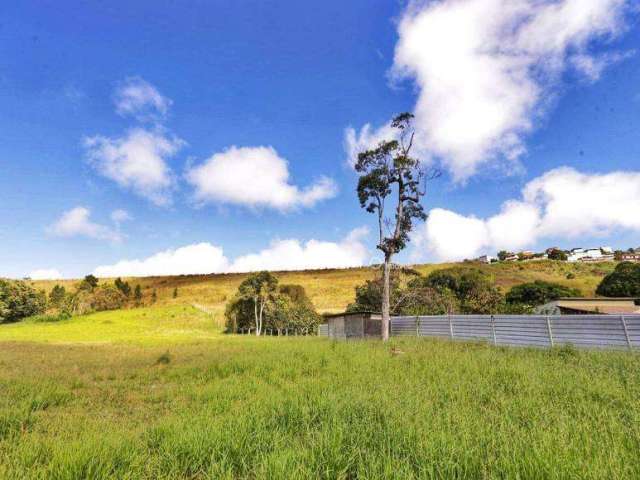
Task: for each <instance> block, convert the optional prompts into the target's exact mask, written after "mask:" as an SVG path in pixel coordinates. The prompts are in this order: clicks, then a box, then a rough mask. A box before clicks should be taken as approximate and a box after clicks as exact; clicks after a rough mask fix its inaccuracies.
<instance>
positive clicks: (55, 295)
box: [49, 285, 67, 307]
mask: <svg viewBox="0 0 640 480" xmlns="http://www.w3.org/2000/svg"><path fill="white" fill-rule="evenodd" d="M66 293H67V291H66V290H65V288H64V287H63V286H62V285H55V286H54V287H53V288H52V289H51V293H49V304H50V305H51V306H54V307H58V306H60V305H62V303H63V302H64V299H65V296H66Z"/></svg>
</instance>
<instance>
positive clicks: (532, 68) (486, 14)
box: [345, 0, 629, 181]
mask: <svg viewBox="0 0 640 480" xmlns="http://www.w3.org/2000/svg"><path fill="white" fill-rule="evenodd" d="M628 4H629V2H628V1H625V0H590V1H585V0H558V1H550V0H444V1H437V2H435V1H434V2H425V1H413V2H410V3H409V5H408V7H407V8H406V10H405V11H404V13H403V15H402V17H401V19H400V22H399V24H398V36H399V39H398V43H397V45H396V49H395V56H394V64H393V67H392V70H391V73H392V77H393V78H394V79H402V78H410V79H412V80H413V81H414V82H415V84H416V86H417V87H418V99H417V103H416V105H415V108H414V114H415V116H416V119H415V123H416V133H417V135H416V148H417V150H418V152H419V153H420V155H421V156H424V157H426V158H427V159H429V158H431V157H432V156H435V157H437V158H439V159H440V161H441V162H442V164H443V165H444V167H445V168H447V169H448V170H449V171H450V172H451V174H452V176H453V178H454V180H455V181H464V180H466V179H467V178H469V177H470V176H472V175H473V174H475V173H476V172H477V170H478V169H479V168H480V167H481V166H482V165H485V164H487V163H489V162H492V161H496V160H502V159H506V160H507V161H510V162H515V161H517V159H518V158H519V157H520V156H521V155H522V154H523V153H524V152H525V151H526V149H525V145H524V141H525V137H526V135H527V134H528V133H530V132H531V131H532V130H533V129H534V128H535V127H536V124H537V121H538V120H539V118H540V116H541V115H542V114H543V113H544V112H545V110H546V109H548V107H549V100H550V99H552V98H553V97H554V96H555V95H557V94H559V91H560V89H559V88H557V87H558V85H559V83H560V79H561V77H562V74H563V72H564V71H566V69H567V68H568V67H569V66H574V67H575V68H576V69H577V70H578V71H580V72H582V73H583V74H585V75H586V76H587V77H588V78H589V79H591V80H595V79H597V78H598V77H599V75H600V73H601V71H602V69H603V68H605V66H606V65H608V64H610V63H612V61H615V60H617V59H620V57H619V55H618V54H617V53H613V54H610V55H608V56H607V55H604V56H599V57H596V56H594V55H593V54H592V53H591V52H590V50H589V48H590V47H591V45H592V44H593V41H594V40H607V39H609V38H611V37H613V36H615V35H618V34H620V33H621V32H622V31H623V30H624V28H625V25H624V18H623V17H624V14H625V9H626V6H627V5H628ZM383 128H387V127H383ZM382 133H384V131H379V130H378V131H375V130H373V129H372V128H371V126H369V125H366V126H365V127H364V128H363V129H362V130H361V131H360V133H359V134H356V132H355V131H354V130H352V129H347V131H346V138H345V144H346V149H347V153H348V154H349V155H350V156H351V157H353V152H354V149H357V148H362V146H363V145H365V146H370V145H371V141H374V143H375V141H377V140H378V139H379V137H381V136H382Z"/></svg>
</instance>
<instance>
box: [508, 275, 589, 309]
mask: <svg viewBox="0 0 640 480" xmlns="http://www.w3.org/2000/svg"><path fill="white" fill-rule="evenodd" d="M579 296H580V290H578V289H576V288H571V287H565V286H564V285H560V284H558V283H552V282H545V281H542V280H536V281H535V282H530V283H523V284H522V285H516V286H515V287H513V288H511V290H509V292H508V293H507V296H506V300H507V303H508V304H521V305H530V306H537V305H543V304H545V303H547V302H550V301H552V300H557V299H558V298H560V297H579Z"/></svg>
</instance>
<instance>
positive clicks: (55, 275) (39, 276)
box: [27, 268, 62, 280]
mask: <svg viewBox="0 0 640 480" xmlns="http://www.w3.org/2000/svg"><path fill="white" fill-rule="evenodd" d="M27 277H29V278H30V279H31V280H59V279H61V278H62V274H61V273H60V272H59V271H58V270H56V269H55V268H41V269H38V270H34V271H33V272H31V273H29V274H28V275H27Z"/></svg>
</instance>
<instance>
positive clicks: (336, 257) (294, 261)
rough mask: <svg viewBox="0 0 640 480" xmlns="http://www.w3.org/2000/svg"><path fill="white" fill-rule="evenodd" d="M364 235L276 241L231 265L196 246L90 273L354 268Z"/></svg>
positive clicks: (362, 231)
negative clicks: (329, 239) (330, 240)
mask: <svg viewBox="0 0 640 480" xmlns="http://www.w3.org/2000/svg"><path fill="white" fill-rule="evenodd" d="M366 234H367V229H366V228H359V229H355V230H353V231H352V232H351V233H350V234H349V235H347V237H346V238H344V239H343V240H341V241H339V242H325V241H320V240H309V241H307V242H304V243H303V242H301V241H300V240H296V239H287V240H276V241H274V242H272V244H271V245H270V246H269V247H268V248H266V249H264V250H261V251H260V252H258V253H255V254H248V255H243V256H240V257H238V258H237V259H236V260H235V261H233V262H231V261H230V260H229V259H228V258H227V257H226V256H225V255H224V252H223V249H222V248H221V247H218V246H215V245H212V244H210V243H199V244H194V245H187V246H184V247H181V248H177V249H175V250H166V251H163V252H160V253H157V254H155V255H152V256H151V257H148V258H146V259H142V260H123V261H120V262H118V263H116V264H114V265H103V266H100V267H97V268H96V269H95V270H94V272H93V273H94V275H96V276H98V277H118V276H121V277H122V276H124V277H128V276H153V275H179V274H204V273H224V272H248V271H258V270H301V269H310V268H333V267H335V268H341V267H356V266H361V265H363V264H364V262H365V260H366V258H367V252H368V250H367V248H366V246H365V245H364V244H363V243H362V237H363V236H364V235H366Z"/></svg>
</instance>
